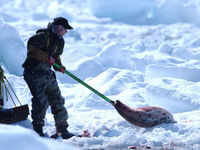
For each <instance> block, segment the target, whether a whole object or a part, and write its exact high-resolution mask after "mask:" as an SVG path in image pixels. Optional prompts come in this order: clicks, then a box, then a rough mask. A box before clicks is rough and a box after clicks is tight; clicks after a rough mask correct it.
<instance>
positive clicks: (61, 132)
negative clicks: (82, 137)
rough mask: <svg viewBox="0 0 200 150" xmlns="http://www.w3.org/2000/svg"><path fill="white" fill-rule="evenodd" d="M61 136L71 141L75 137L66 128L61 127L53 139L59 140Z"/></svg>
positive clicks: (57, 129) (57, 128)
mask: <svg viewBox="0 0 200 150" xmlns="http://www.w3.org/2000/svg"><path fill="white" fill-rule="evenodd" d="M59 136H61V137H62V138H63V139H69V138H71V137H73V136H75V135H74V134H72V133H70V132H69V131H68V130H67V128H66V126H59V127H56V134H54V135H52V136H51V138H55V139H56V138H58V137H59Z"/></svg>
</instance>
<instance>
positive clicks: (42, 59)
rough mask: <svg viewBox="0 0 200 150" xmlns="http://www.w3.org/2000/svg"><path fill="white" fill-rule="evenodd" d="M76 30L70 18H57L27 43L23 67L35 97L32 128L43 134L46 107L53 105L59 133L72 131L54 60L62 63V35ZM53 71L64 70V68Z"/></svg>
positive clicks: (52, 109)
mask: <svg viewBox="0 0 200 150" xmlns="http://www.w3.org/2000/svg"><path fill="white" fill-rule="evenodd" d="M71 29H73V28H72V27H71V26H70V25H69V23H68V20H67V19H65V18H63V17H58V18H55V19H54V21H53V22H52V23H49V24H48V27H47V28H45V29H40V30H38V31H37V32H36V34H35V35H33V36H32V37H31V38H30V39H29V40H28V43H27V50H28V51H27V58H26V60H25V62H24V64H23V65H22V67H24V79H25V81H26V83H27V84H28V86H29V89H30V91H31V94H32V96H33V98H32V110H31V117H32V120H33V121H32V124H33V129H34V130H35V131H36V132H37V133H38V134H39V135H40V136H44V133H43V126H44V118H45V114H46V110H47V108H48V106H49V105H50V106H51V111H52V113H53V115H54V120H55V126H56V131H57V134H56V135H61V136H62V137H63V138H64V139H68V138H71V137H72V136H73V134H71V133H69V132H68V130H67V127H68V123H67V118H68V114H67V110H66V109H65V107H64V98H63V97H62V96H61V92H60V89H59V87H58V84H57V81H56V76H55V73H54V72H53V71H52V70H51V66H52V65H53V63H54V61H55V62H56V63H57V64H59V65H61V66H62V63H61V59H60V55H61V54H62V52H63V47H64V39H63V35H64V34H66V33H67V30H71ZM54 70H56V71H60V72H62V73H64V71H65V67H64V66H62V67H61V68H60V69H57V68H55V67H54Z"/></svg>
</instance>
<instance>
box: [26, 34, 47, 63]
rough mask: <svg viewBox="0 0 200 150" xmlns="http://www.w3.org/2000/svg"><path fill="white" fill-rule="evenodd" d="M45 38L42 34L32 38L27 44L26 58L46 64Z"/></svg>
mask: <svg viewBox="0 0 200 150" xmlns="http://www.w3.org/2000/svg"><path fill="white" fill-rule="evenodd" d="M47 38H48V37H47V35H46V34H45V33H43V32H40V33H37V34H36V35H34V36H32V37H31V38H30V39H29V40H28V43H27V48H28V53H27V55H28V57H31V58H34V59H36V60H38V61H40V62H47V61H48V53H47V51H46V49H47Z"/></svg>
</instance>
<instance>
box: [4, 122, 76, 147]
mask: <svg viewBox="0 0 200 150" xmlns="http://www.w3.org/2000/svg"><path fill="white" fill-rule="evenodd" d="M0 133H1V137H0V144H1V149H2V150H13V149H16V148H17V149H26V150H35V149H37V150H64V149H66V148H67V149H71V150H73V149H74V150H75V149H76V150H77V149H79V148H77V147H74V146H72V145H70V144H66V143H61V142H59V141H55V140H52V139H45V138H40V137H39V136H38V135H37V134H36V133H35V132H33V131H32V130H30V129H25V128H22V127H20V126H16V125H13V126H10V125H0Z"/></svg>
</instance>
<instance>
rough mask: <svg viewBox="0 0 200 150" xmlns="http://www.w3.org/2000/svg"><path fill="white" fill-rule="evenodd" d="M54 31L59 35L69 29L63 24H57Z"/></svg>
mask: <svg viewBox="0 0 200 150" xmlns="http://www.w3.org/2000/svg"><path fill="white" fill-rule="evenodd" d="M54 33H55V34H56V35H57V36H63V35H64V34H65V33H67V29H65V28H64V27H63V26H62V25H55V27H54Z"/></svg>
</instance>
